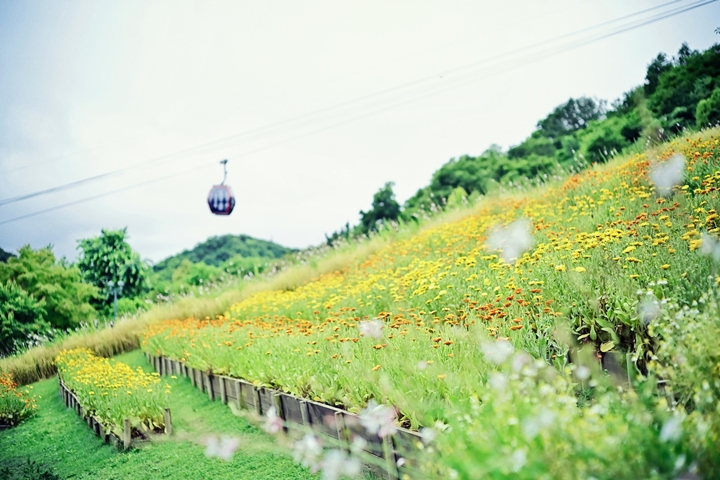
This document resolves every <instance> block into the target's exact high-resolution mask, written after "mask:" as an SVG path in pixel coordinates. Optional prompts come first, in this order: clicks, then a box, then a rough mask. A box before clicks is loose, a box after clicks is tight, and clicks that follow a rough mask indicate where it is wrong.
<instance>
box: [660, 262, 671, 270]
mask: <svg viewBox="0 0 720 480" xmlns="http://www.w3.org/2000/svg"><path fill="white" fill-rule="evenodd" d="M660 268H662V269H663V270H667V269H668V268H670V264H668V263H666V264H664V265H660Z"/></svg>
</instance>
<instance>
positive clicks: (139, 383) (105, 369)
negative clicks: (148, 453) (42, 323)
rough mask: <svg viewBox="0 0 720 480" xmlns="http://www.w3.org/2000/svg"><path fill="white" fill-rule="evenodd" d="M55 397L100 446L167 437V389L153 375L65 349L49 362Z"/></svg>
mask: <svg viewBox="0 0 720 480" xmlns="http://www.w3.org/2000/svg"><path fill="white" fill-rule="evenodd" d="M55 362H56V364H57V367H58V377H59V378H58V380H59V387H60V394H61V396H62V397H63V398H64V400H65V403H66V405H68V406H69V407H73V408H74V409H75V410H76V411H77V413H78V414H79V415H81V416H82V417H83V418H85V419H86V420H87V421H88V425H89V426H90V427H91V428H93V430H94V431H95V432H96V433H97V434H98V435H100V436H102V437H104V438H105V440H106V441H112V440H113V439H115V441H116V442H118V443H120V442H122V445H123V446H124V448H127V447H128V446H129V445H130V441H131V439H133V438H136V439H142V438H147V437H148V435H150V434H153V433H171V432H172V424H171V417H170V412H169V409H167V408H166V406H167V405H168V394H169V392H170V386H169V385H168V384H163V383H162V381H161V380H160V378H159V375H158V374H157V373H153V374H146V373H145V372H143V371H142V369H140V368H138V369H137V370H133V369H131V368H130V367H129V366H128V365H126V364H124V363H121V362H114V361H111V360H109V359H107V358H102V357H98V356H96V355H95V354H94V353H93V352H92V351H91V350H89V349H83V348H78V349H74V350H65V351H63V352H61V353H60V355H58V357H57V358H56V359H55Z"/></svg>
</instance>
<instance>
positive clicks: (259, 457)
mask: <svg viewBox="0 0 720 480" xmlns="http://www.w3.org/2000/svg"><path fill="white" fill-rule="evenodd" d="M117 358H118V359H119V360H121V361H123V362H125V363H127V364H129V365H131V366H133V367H135V366H141V367H142V368H144V369H146V370H148V371H150V370H151V367H150V366H149V365H148V364H147V362H146V361H145V358H144V357H143V356H142V354H141V353H140V352H139V351H135V352H132V353H128V354H124V355H121V356H119V357H117ZM167 380H168V382H170V383H171V384H172V393H171V395H170V408H171V410H172V414H173V425H174V428H175V432H176V433H175V436H174V437H172V438H171V439H169V440H168V439H163V438H162V437H161V439H159V440H156V441H153V442H152V443H150V444H149V445H145V446H142V447H141V448H137V449H132V450H130V451H129V452H126V453H120V452H117V451H115V450H114V448H113V447H111V446H109V445H105V444H104V443H103V442H101V441H100V439H99V438H98V437H96V436H95V435H94V434H93V433H92V432H91V430H90V429H89V428H88V427H87V425H86V424H85V423H83V422H82V421H81V420H80V418H79V417H78V416H77V415H75V413H74V412H73V411H71V410H69V409H67V408H66V407H65V406H64V404H63V403H62V402H61V400H60V398H59V397H58V394H57V381H56V380H55V379H48V380H43V381H41V382H38V383H36V384H35V385H34V394H35V395H37V396H41V397H42V398H40V399H39V400H38V412H37V415H36V416H35V417H33V418H31V419H30V420H28V421H26V422H25V423H23V424H21V425H19V426H18V427H16V428H14V429H11V430H8V431H4V432H0V476H3V474H4V475H7V474H8V473H10V474H11V476H10V478H29V477H30V475H29V474H28V473H27V468H26V466H27V462H28V460H31V461H33V462H36V463H37V464H38V465H39V466H41V468H40V469H37V467H36V470H35V472H37V471H43V470H44V471H47V470H50V471H52V472H53V473H54V474H56V475H58V476H60V477H61V478H67V477H73V478H94V479H120V478H133V479H141V478H148V479H149V478H153V479H155V478H173V479H183V478H188V479H196V478H215V479H222V478H253V479H277V478H283V479H306V478H316V477H317V476H316V475H313V474H311V473H310V472H309V471H308V470H307V469H305V468H303V467H301V466H299V465H297V464H295V463H294V462H293V460H292V459H291V458H290V457H289V456H288V454H287V452H286V451H283V450H281V449H280V448H279V447H277V446H276V445H275V444H274V443H272V440H271V439H270V438H269V437H268V436H267V435H265V434H264V433H263V432H261V431H259V430H258V429H257V428H255V427H253V426H251V425H250V424H249V423H248V422H247V421H246V420H245V419H243V418H240V417H237V416H235V415H233V414H232V412H231V411H230V409H229V408H227V407H226V406H224V405H223V404H221V403H220V402H211V401H210V400H208V398H207V397H206V396H205V395H204V394H202V393H200V392H199V391H198V390H196V389H195V388H193V387H192V385H191V384H190V382H189V380H187V379H184V378H180V379H177V380H172V379H167ZM207 434H229V435H234V436H239V437H240V438H241V442H242V443H241V447H240V450H238V451H237V452H236V455H235V457H234V459H233V461H232V462H224V461H222V460H220V459H216V458H206V457H205V455H204V447H203V446H202V445H200V444H199V439H200V438H202V436H203V435H207ZM13 472H14V473H13ZM278 472H282V474H281V475H280V474H279V473H278ZM32 476H33V477H36V478H37V477H38V476H39V475H37V473H35V474H34V475H32Z"/></svg>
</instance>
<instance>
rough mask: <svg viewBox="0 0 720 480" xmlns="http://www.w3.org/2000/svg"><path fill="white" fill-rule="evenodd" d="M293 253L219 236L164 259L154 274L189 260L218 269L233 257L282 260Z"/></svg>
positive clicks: (241, 238)
mask: <svg viewBox="0 0 720 480" xmlns="http://www.w3.org/2000/svg"><path fill="white" fill-rule="evenodd" d="M294 251H295V250H293V249H292V248H287V247H283V246H282V245H278V244H277V243H275V242H270V241H268V240H260V239H259V238H253V237H251V236H249V235H221V236H219V237H210V238H208V239H207V240H205V241H204V242H202V243H198V244H197V245H195V247H194V248H192V249H191V250H184V251H183V252H182V253H178V254H177V255H173V256H172V257H168V258H166V259H165V260H163V261H162V262H159V263H158V264H157V265H155V267H154V270H155V271H156V272H160V271H162V270H167V269H169V270H174V269H175V268H177V267H178V266H179V265H180V264H181V263H182V261H183V260H189V261H191V262H192V263H199V262H203V263H205V264H207V265H212V266H214V267H219V266H220V265H221V264H223V263H224V262H226V261H228V260H230V259H232V258H233V257H238V256H239V257H261V258H282V257H283V256H284V255H285V254H288V253H292V252H294Z"/></svg>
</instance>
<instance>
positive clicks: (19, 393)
mask: <svg viewBox="0 0 720 480" xmlns="http://www.w3.org/2000/svg"><path fill="white" fill-rule="evenodd" d="M30 388H32V387H27V388H25V389H23V390H20V389H19V387H18V384H17V382H15V381H14V380H13V378H12V376H10V375H8V374H6V373H3V374H0V426H13V425H17V424H18V423H20V422H22V421H23V420H24V419H26V418H27V417H29V416H30V415H32V414H33V413H34V412H35V410H36V409H37V403H36V401H35V397H33V396H32V395H30Z"/></svg>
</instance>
